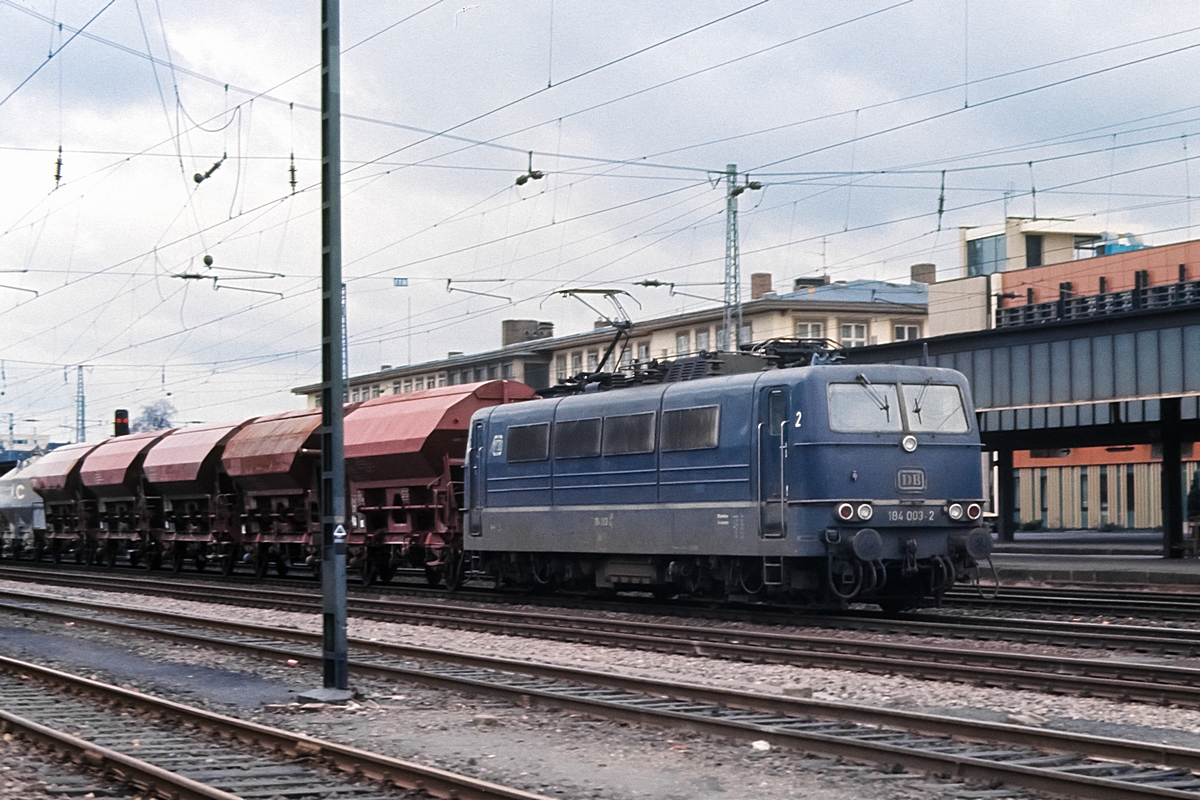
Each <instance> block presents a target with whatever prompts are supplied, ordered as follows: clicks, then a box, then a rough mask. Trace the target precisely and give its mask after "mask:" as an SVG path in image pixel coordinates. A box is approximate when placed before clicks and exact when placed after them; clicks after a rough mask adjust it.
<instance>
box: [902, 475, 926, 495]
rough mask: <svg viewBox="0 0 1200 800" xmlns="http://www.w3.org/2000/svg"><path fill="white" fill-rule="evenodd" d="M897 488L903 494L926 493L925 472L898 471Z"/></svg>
mask: <svg viewBox="0 0 1200 800" xmlns="http://www.w3.org/2000/svg"><path fill="white" fill-rule="evenodd" d="M896 488H897V489H899V490H900V491H902V492H923V491H925V470H923V469H901V470H897V471H896Z"/></svg>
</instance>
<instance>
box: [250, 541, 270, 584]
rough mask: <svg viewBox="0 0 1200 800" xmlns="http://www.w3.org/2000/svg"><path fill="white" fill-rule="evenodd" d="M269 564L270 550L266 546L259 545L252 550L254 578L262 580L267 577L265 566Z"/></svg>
mask: <svg viewBox="0 0 1200 800" xmlns="http://www.w3.org/2000/svg"><path fill="white" fill-rule="evenodd" d="M270 562H271V549H270V547H269V546H268V545H265V544H260V545H259V546H258V547H256V548H255V550H254V577H256V578H264V577H266V575H267V566H268V565H269V564H270Z"/></svg>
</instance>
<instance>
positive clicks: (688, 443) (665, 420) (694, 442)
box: [662, 406, 721, 451]
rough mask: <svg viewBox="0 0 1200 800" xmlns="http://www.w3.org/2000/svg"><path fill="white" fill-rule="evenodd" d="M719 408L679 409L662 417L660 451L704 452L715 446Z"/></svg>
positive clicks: (665, 412)
mask: <svg viewBox="0 0 1200 800" xmlns="http://www.w3.org/2000/svg"><path fill="white" fill-rule="evenodd" d="M720 416H721V415H720V407H719V406H701V407H700V408H681V409H677V410H675V411H664V412H663V415H662V449H663V451H670V450H704V449H707V448H709V447H716V446H717V426H718V424H719V423H720Z"/></svg>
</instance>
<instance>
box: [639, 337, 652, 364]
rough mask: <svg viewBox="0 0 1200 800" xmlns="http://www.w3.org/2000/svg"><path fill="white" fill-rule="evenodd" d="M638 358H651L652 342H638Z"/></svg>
mask: <svg viewBox="0 0 1200 800" xmlns="http://www.w3.org/2000/svg"><path fill="white" fill-rule="evenodd" d="M637 360H638V361H649V360H650V343H649V342H638V343H637Z"/></svg>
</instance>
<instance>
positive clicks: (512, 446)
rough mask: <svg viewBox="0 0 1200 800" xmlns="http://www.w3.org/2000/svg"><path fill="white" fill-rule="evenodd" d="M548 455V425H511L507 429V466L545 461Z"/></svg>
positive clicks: (546, 423)
mask: <svg viewBox="0 0 1200 800" xmlns="http://www.w3.org/2000/svg"><path fill="white" fill-rule="evenodd" d="M549 454H550V423H548V422H541V423H538V424H537V425H513V426H511V427H510V428H509V429H508V458H507V461H508V463H509V464H511V463H513V462H514V461H545V460H546V458H547V457H548V456H549Z"/></svg>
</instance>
